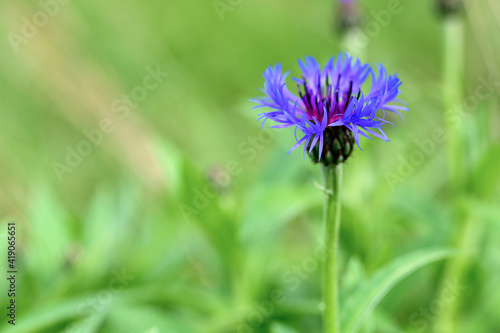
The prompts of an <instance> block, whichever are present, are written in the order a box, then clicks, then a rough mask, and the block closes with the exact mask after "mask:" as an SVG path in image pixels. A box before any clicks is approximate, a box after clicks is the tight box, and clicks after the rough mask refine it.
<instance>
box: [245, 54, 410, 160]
mask: <svg viewBox="0 0 500 333" xmlns="http://www.w3.org/2000/svg"><path fill="white" fill-rule="evenodd" d="M299 66H300V68H301V70H302V78H300V79H298V78H294V81H295V82H296V83H297V87H298V91H299V96H296V95H294V94H292V93H291V92H290V90H288V88H287V86H286V84H285V79H286V77H287V75H288V73H285V74H283V73H282V72H281V65H279V64H276V65H275V66H274V68H273V67H271V66H269V68H268V69H267V70H266V71H265V72H264V79H265V83H264V89H263V91H264V93H265V94H266V96H264V97H261V98H256V99H253V100H252V101H254V102H257V103H258V104H259V105H257V106H256V107H255V108H260V107H268V108H270V109H271V111H268V112H263V113H260V114H259V118H258V119H259V120H261V119H262V120H263V122H262V126H264V123H265V122H266V120H267V119H270V120H272V121H274V122H276V123H277V125H274V126H272V127H273V128H285V127H292V126H293V127H295V139H296V143H295V145H294V146H293V147H292V149H290V151H289V152H288V153H290V152H291V151H293V150H294V149H296V148H298V147H299V146H301V145H304V154H305V152H306V151H307V152H308V154H309V155H310V156H311V157H312V158H313V160H314V162H316V163H317V162H320V161H321V162H322V163H323V164H325V165H329V164H338V163H341V162H344V161H345V160H346V159H347V158H348V157H349V156H350V154H351V153H352V150H353V148H354V143H356V144H357V145H358V147H359V138H360V136H364V137H367V138H369V139H371V137H370V135H371V136H375V137H378V138H380V139H382V140H384V141H389V139H387V136H386V134H385V133H384V131H383V130H382V126H383V125H385V124H386V123H389V122H388V121H387V120H385V119H384V117H385V111H390V112H394V113H396V114H398V115H400V116H401V114H400V113H399V111H408V108H406V107H405V106H404V105H403V106H402V105H395V104H393V102H397V103H400V104H404V103H403V102H402V101H400V100H398V99H397V96H398V94H399V86H400V85H401V81H400V80H399V79H398V77H397V76H396V75H388V74H387V72H386V70H385V68H384V67H383V66H382V65H378V66H377V70H376V71H374V70H373V69H372V68H371V67H370V66H369V65H365V64H361V62H360V61H359V60H354V59H353V58H351V57H350V56H349V55H347V54H345V55H343V54H339V56H338V57H337V59H336V60H335V59H334V58H333V57H332V58H331V59H330V60H329V61H328V62H327V64H326V66H325V67H324V68H323V69H321V68H320V65H319V64H318V63H317V62H316V60H315V59H314V58H312V57H307V58H306V59H305V62H302V61H301V60H299ZM369 76H371V77H372V85H371V89H370V91H369V92H368V93H367V94H364V93H363V92H362V91H361V86H362V85H363V84H364V83H365V81H366V80H367V78H368V77H369ZM378 111H380V112H378ZM377 113H379V115H377ZM297 130H300V131H301V132H302V133H303V136H302V137H301V138H300V139H299V138H297ZM360 149H361V148H360Z"/></svg>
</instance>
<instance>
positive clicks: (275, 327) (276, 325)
mask: <svg viewBox="0 0 500 333" xmlns="http://www.w3.org/2000/svg"><path fill="white" fill-rule="evenodd" d="M270 332H271V333H298V331H297V330H295V329H293V328H291V327H290V326H287V325H284V324H282V323H280V322H277V321H275V322H273V323H271V329H270Z"/></svg>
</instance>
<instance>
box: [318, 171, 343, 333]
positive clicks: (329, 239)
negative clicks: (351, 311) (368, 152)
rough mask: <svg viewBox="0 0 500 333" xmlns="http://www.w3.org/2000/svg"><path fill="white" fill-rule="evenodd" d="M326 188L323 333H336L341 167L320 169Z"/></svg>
mask: <svg viewBox="0 0 500 333" xmlns="http://www.w3.org/2000/svg"><path fill="white" fill-rule="evenodd" d="M321 171H322V174H323V181H324V187H325V202H324V207H323V225H324V228H325V264H324V277H323V302H324V306H325V307H324V313H323V322H324V332H325V333H339V332H340V318H339V308H338V300H339V297H338V296H339V288H338V258H339V256H338V252H339V230H340V191H341V187H342V164H338V165H337V166H322V169H321Z"/></svg>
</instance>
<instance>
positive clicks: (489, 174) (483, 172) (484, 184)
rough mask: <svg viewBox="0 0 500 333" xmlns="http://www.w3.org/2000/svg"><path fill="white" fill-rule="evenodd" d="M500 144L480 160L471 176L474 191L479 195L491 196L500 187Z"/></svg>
mask: <svg viewBox="0 0 500 333" xmlns="http://www.w3.org/2000/svg"><path fill="white" fill-rule="evenodd" d="M499 164H500V145H496V146H493V147H491V148H490V150H489V151H488V152H487V153H486V154H485V155H484V156H483V158H482V159H481V160H480V162H479V165H478V166H477V168H476V171H475V173H474V175H473V176H472V178H471V185H470V186H472V189H473V192H474V193H476V194H477V195H478V196H479V197H482V198H484V197H488V196H491V195H492V194H493V193H494V191H495V189H496V188H497V187H498V180H499V179H500V168H499V167H498V165H499Z"/></svg>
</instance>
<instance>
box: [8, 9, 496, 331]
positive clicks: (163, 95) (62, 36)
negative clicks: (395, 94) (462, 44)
mask: <svg viewBox="0 0 500 333" xmlns="http://www.w3.org/2000/svg"><path fill="white" fill-rule="evenodd" d="M49 2H50V1H49ZM234 3H237V1H236V2H234ZM401 3H402V6H403V10H402V12H401V13H400V14H397V15H393V16H391V22H390V23H389V24H388V25H387V26H386V27H382V28H381V29H380V33H379V34H377V36H375V37H373V38H371V39H369V42H368V44H367V48H366V51H365V54H364V55H363V56H362V58H363V59H362V60H364V61H367V62H370V63H378V62H383V63H384V65H385V66H386V67H387V68H388V71H389V72H396V71H397V72H398V73H399V76H400V78H401V79H402V80H403V82H404V83H403V86H402V99H403V100H405V101H406V102H407V103H408V105H409V107H410V109H411V112H409V113H407V114H405V121H404V122H402V121H401V120H400V119H399V118H397V117H394V118H393V119H390V120H391V121H393V122H394V123H395V124H396V125H397V126H396V127H395V128H388V130H387V133H388V135H389V137H390V139H391V140H392V141H391V142H390V143H389V144H384V143H383V142H380V141H379V142H376V141H374V142H372V141H369V140H363V141H362V148H363V149H364V151H356V152H355V153H354V155H353V156H352V157H351V159H350V160H349V161H348V163H347V166H346V167H345V169H344V170H345V172H344V174H345V182H344V184H345V185H344V189H345V190H344V191H345V193H344V197H343V225H342V230H341V239H342V251H343V252H342V254H343V255H342V260H343V265H342V267H344V269H343V271H342V277H341V283H342V285H343V288H344V290H343V299H342V301H343V302H345V304H353V303H349V302H355V299H354V300H353V299H350V300H349V295H357V296H356V297H358V298H359V297H360V295H361V296H362V295H363V290H367V289H363V288H368V287H367V284H371V285H375V286H378V287H374V288H375V289H373V288H372V289H370V290H374V291H377V293H376V294H373V295H371V297H372V298H371V300H372V301H373V302H371V301H370V302H369V303H367V304H364V305H363V306H366V309H369V312H368V313H366V316H365V317H366V319H367V321H366V322H364V324H363V325H362V327H361V331H362V332H384V333H386V332H401V331H404V332H430V331H432V330H431V327H432V325H433V324H434V322H435V321H436V320H437V317H438V316H439V312H440V310H439V309H434V310H432V309H430V310H428V311H429V312H430V314H428V315H425V314H422V309H424V310H425V309H429V308H430V307H432V306H435V304H436V302H440V301H442V297H443V296H442V295H441V294H440V290H441V289H440V288H441V286H443V285H444V284H446V283H451V284H453V283H455V282H456V281H444V276H445V263H446V261H437V262H433V263H430V262H431V261H432V260H431V259H429V260H428V263H430V264H429V265H426V266H425V267H424V268H422V269H418V270H417V268H419V267H420V266H419V262H418V260H417V259H407V261H406V262H400V261H395V260H397V259H396V258H398V257H400V256H401V255H406V258H413V257H411V253H420V252H419V251H422V250H423V249H430V248H441V249H442V248H450V247H452V248H456V247H457V246H456V242H455V239H456V238H457V237H459V236H460V235H458V236H457V235H456V233H457V230H458V229H459V226H458V224H459V222H458V221H459V220H462V217H463V216H467V219H469V220H471V221H472V222H473V223H472V224H471V225H472V226H473V228H472V229H471V230H468V232H467V235H468V236H469V237H470V239H471V241H470V242H469V243H467V244H468V245H467V247H464V248H461V247H460V246H459V248H458V249H456V250H457V253H459V256H461V257H462V258H466V260H464V261H463V262H464V264H463V267H462V268H461V270H462V272H463V277H461V279H460V281H461V282H460V283H461V286H463V287H464V288H465V289H460V288H459V290H460V292H458V293H457V294H456V299H457V300H458V311H457V313H456V317H455V318H454V320H455V321H456V322H457V323H458V327H459V329H460V330H459V332H467V333H468V332H476V333H481V332H485V333H491V332H497V331H500V317H499V316H498V315H497V310H496V309H498V306H500V291H499V290H498V288H497V285H498V281H499V280H498V279H499V276H500V271H499V266H498V260H499V258H500V250H499V247H498V242H499V240H500V206H499V205H498V201H499V199H500V196H499V178H500V172H499V168H498V165H499V163H500V161H499V158H500V157H499V156H500V150H499V149H500V132H499V131H498V128H499V126H500V118H499V113H498V105H499V104H498V103H499V98H498V92H499V91H500V90H499V89H500V88H499V86H498V84H497V85H495V84H493V89H494V91H493V92H492V93H491V94H490V95H489V97H488V98H486V99H482V100H481V101H480V102H479V104H478V105H477V107H474V108H472V109H471V110H470V111H469V112H467V114H466V115H467V117H466V118H464V119H463V120H464V123H465V124H466V126H464V134H463V137H464V138H463V139H464V145H463V147H464V153H465V155H464V156H466V160H464V161H463V163H464V165H465V166H466V168H465V170H467V174H466V175H464V178H466V182H465V184H466V186H464V188H463V189H462V190H461V192H458V193H454V192H453V191H451V190H450V187H449V186H448V184H449V181H450V180H449V176H448V171H447V167H446V163H447V159H446V152H445V151H446V143H436V142H434V145H433V148H432V149H431V150H432V151H431V153H429V154H426V155H425V157H424V159H423V161H422V162H421V163H419V164H418V165H414V166H413V167H411V170H410V171H408V170H406V171H408V174H409V175H408V176H407V177H406V176H404V177H402V178H401V181H396V182H392V181H390V180H388V179H390V177H389V178H388V173H391V174H393V175H399V176H400V175H401V171H400V170H401V167H402V164H403V163H405V162H404V161H406V162H408V160H409V158H410V156H411V154H412V153H414V152H415V151H420V150H421V148H419V147H420V146H419V144H418V143H416V141H418V142H420V143H422V142H426V140H429V139H431V138H432V137H433V136H432V135H433V134H432V133H433V130H435V129H444V128H445V125H444V123H443V115H444V111H443V103H442V85H441V78H442V67H443V64H442V61H441V60H442V58H443V57H442V55H443V50H442V46H443V33H442V26H441V22H440V18H439V15H437V14H436V13H435V12H433V9H434V4H433V3H432V1H410V0H402V1H401ZM387 6H388V4H387V2H386V1H384V0H373V1H362V2H361V4H360V7H361V8H362V10H363V16H364V18H365V23H366V22H372V21H373V20H374V16H373V15H374V14H373V13H374V12H379V11H380V10H384V9H386V8H387ZM1 8H2V10H1V11H0V12H1V15H2V23H1V24H0V31H1V34H2V35H3V36H6V37H7V38H2V39H1V41H0V45H1V50H2V52H0V57H1V58H0V60H1V61H0V77H1V80H0V100H1V101H2V103H1V108H2V116H3V117H2V121H1V122H0V132H1V135H0V155H1V156H2V167H1V168H0V179H1V181H2V188H1V191H0V213H1V215H0V219H1V220H2V225H1V228H2V230H0V236H1V237H0V248H2V249H5V248H6V237H5V235H6V234H5V232H4V231H5V230H6V226H5V224H6V223H7V222H8V221H16V223H17V237H18V238H17V248H18V256H17V266H18V270H19V273H18V280H17V284H18V285H17V287H18V293H17V297H16V302H17V304H18V307H17V311H18V313H17V315H18V316H17V322H16V326H15V328H13V327H11V326H10V325H7V323H6V319H5V315H2V317H3V318H4V319H2V321H1V322H0V331H2V332H5V333H8V332H16V333H21V332H26V333H28V332H29V333H31V332H66V333H69V332H120V333H127V332H134V333H135V332H151V333H154V332H158V333H160V332H162V333H163V332H183V333H189V332H214V333H218V332H220V333H225V332H272V333H293V332H318V331H320V325H321V319H320V316H319V314H320V307H319V302H320V293H321V290H320V283H319V281H320V272H321V262H320V260H319V259H318V257H317V252H318V249H319V250H320V249H321V235H322V226H321V224H320V222H319V221H320V220H321V216H320V214H321V205H322V198H321V193H320V191H318V190H317V189H316V188H315V186H314V185H313V183H314V182H315V181H316V182H317V181H319V170H318V168H317V167H315V166H314V165H311V163H310V162H309V160H308V159H307V158H306V159H303V158H302V156H301V153H300V152H298V151H297V152H294V153H292V154H290V155H288V156H287V155H286V152H287V151H288V149H289V147H291V146H292V145H293V141H294V138H293V134H292V131H291V130H276V131H272V130H265V131H264V132H263V131H262V130H261V129H260V125H259V124H258V123H257V122H256V121H255V119H256V112H253V111H252V110H251V107H252V106H253V104H252V103H251V102H249V101H248V99H249V98H253V97H255V96H258V95H259V94H260V92H259V91H258V90H257V89H258V88H261V87H262V84H263V78H262V71H263V70H264V69H265V68H266V67H267V66H268V65H270V64H274V63H276V62H280V63H283V66H284V68H286V69H291V70H292V72H293V73H292V74H295V75H297V73H298V65H297V64H296V60H297V58H301V57H304V56H306V55H312V56H315V57H317V58H318V59H319V60H321V61H322V62H323V63H324V62H325V61H326V59H328V58H329V57H331V56H332V55H336V54H337V53H338V52H339V51H343V49H342V46H341V45H342V43H341V38H340V37H339V36H338V35H337V34H336V32H335V31H334V27H335V22H334V18H335V17H336V15H335V7H334V4H333V3H332V1H326V0H321V1H320V0H314V1H293V2H291V1H274V2H272V1H261V0H257V1H241V2H239V3H238V4H237V5H233V6H232V10H231V11H226V12H225V13H224V14H223V19H221V17H220V16H219V15H218V13H217V11H216V9H215V7H214V2H212V1H190V2H187V1H185V2H182V1H168V2H164V1H149V2H147V3H140V2H134V1H117V0H111V1H105V2H84V1H69V2H67V3H65V4H59V5H58V6H57V7H53V8H52V9H51V10H53V11H54V15H53V17H50V18H49V19H48V23H47V24H44V25H43V26H41V27H39V28H38V29H37V32H36V33H33V35H34V36H33V37H32V38H29V39H28V40H27V42H26V43H22V44H20V45H18V47H19V49H18V52H16V51H15V48H13V45H12V44H11V42H10V38H9V36H12V35H11V34H12V33H15V34H18V35H19V34H21V32H22V30H23V29H26V28H25V27H24V25H25V24H26V21H24V18H26V19H27V20H28V21H32V20H33V15H36V14H37V13H40V11H43V8H42V7H41V4H40V3H39V2H38V1H14V0H5V1H3V3H2V5H1ZM54 8H55V9H54ZM464 20H465V21H466V54H465V56H466V60H467V67H466V76H465V82H463V86H464V91H463V95H464V96H473V95H474V94H475V91H476V89H477V87H478V86H479V85H481V84H482V83H481V82H482V79H481V78H484V79H486V80H490V81H493V82H498V81H500V71H499V68H500V42H499V39H498V38H497V37H496V35H495V33H494V32H495V31H498V28H499V26H500V4H499V3H498V2H497V1H495V0H485V1H481V2H479V1H478V2H473V1H466V2H465V15H464ZM157 66H160V68H161V69H162V70H163V71H165V72H168V77H166V78H165V79H164V80H163V81H162V82H160V83H159V84H158V86H157V87H156V88H155V89H152V90H148V91H147V96H146V97H145V99H144V100H143V101H141V102H140V103H137V104H138V105H136V106H134V107H131V108H130V110H129V111H130V112H129V114H128V115H127V117H124V119H121V118H120V117H119V114H118V113H117V112H115V111H116V110H115V104H114V103H115V102H116V101H117V100H119V99H121V98H122V95H123V94H130V93H131V92H132V91H134V89H135V88H136V87H137V86H141V85H143V80H144V78H145V76H146V75H148V68H150V69H156V68H157ZM121 105H123V104H121ZM105 118H106V119H110V120H111V121H112V123H113V125H114V127H113V130H112V131H111V132H110V133H103V132H101V134H102V143H100V144H98V145H92V146H91V147H92V148H91V150H92V152H91V153H90V154H89V155H88V156H83V157H82V158H81V161H80V162H79V163H76V162H75V163H76V164H77V165H76V166H75V167H70V169H71V170H70V172H66V173H64V174H63V175H62V178H61V179H62V180H61V181H60V179H59V177H58V175H57V172H56V171H55V170H54V162H57V163H61V164H64V165H66V164H67V158H68V154H69V151H71V150H78V147H79V145H81V142H82V140H87V139H86V136H85V134H84V133H85V132H88V131H92V130H96V129H99V128H100V126H102V125H101V122H102V120H103V119H105ZM263 133H264V134H263ZM68 149H69V150H68ZM230 170H232V171H233V174H232V175H230V176H229V177H227V175H228V174H229V172H230ZM214 184H218V186H215V190H214ZM204 192H205V194H203V193H204ZM200 193H202V194H200ZM207 193H208V194H207ZM195 200H197V201H195ZM3 222H5V223H3ZM415 251H417V252H415ZM436 253H438V254H439V253H441V252H436ZM436 253H435V254H431V255H429V254H428V255H429V258H434V259H436V260H437V257H436V258H435V257H434V256H435V255H436ZM2 256H4V255H3V254H2ZM408 256H410V257H408ZM3 258H4V257H3ZM418 258H423V257H422V256H419V257H418ZM434 259H433V260H434ZM394 262H395V263H396V264H394ZM2 263H5V261H4V260H2ZM391 263H392V264H391ZM394 265H396V266H394ZM412 265H413V266H412ZM0 267H1V268H2V270H3V271H5V270H6V269H5V268H6V267H5V266H4V264H2V265H1V266H0ZM384 267H385V268H384ZM390 267H394V269H393V270H390V269H389V270H387V269H388V268H390ZM412 267H413V268H412ZM381 268H382V269H385V270H386V271H385V273H384V270H382V271H381V270H380V269H381ZM398 269H401V270H400V271H398ZM394 271H397V272H398V274H399V275H397V274H396V275H391V274H395V273H394ZM410 272H412V274H411V275H409V276H407V273H408V274H409V273H410ZM384 274H385V275H384ZM406 276H407V277H406ZM403 277H405V278H404V279H403ZM0 281H1V282H0V293H1V294H2V298H1V299H0V305H1V307H2V308H3V309H5V307H6V306H7V302H8V300H7V299H6V297H5V296H4V295H5V292H4V291H6V290H7V289H8V288H7V281H6V280H5V279H1V280H0ZM399 281H401V282H400V283H398V284H397V285H396V282H399ZM389 286H390V287H391V288H392V287H394V288H393V289H392V290H389V289H390V288H389V289H387V290H386V289H383V288H386V287H389ZM377 288H378V289H377ZM384 296H385V297H384ZM361 298H362V297H361ZM382 298H383V299H382ZM368 301H369V299H368V297H367V298H366V299H361V301H360V302H361V303H364V302H368ZM379 302H380V304H379ZM354 304H356V303H354ZM433 304H434V305H433ZM376 305H377V306H376ZM375 306H376V307H375ZM354 308H357V309H358V310H359V309H360V308H359V307H357V306H354ZM372 310H373V313H372V312H371V311H372ZM363 316H364V315H363Z"/></svg>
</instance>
